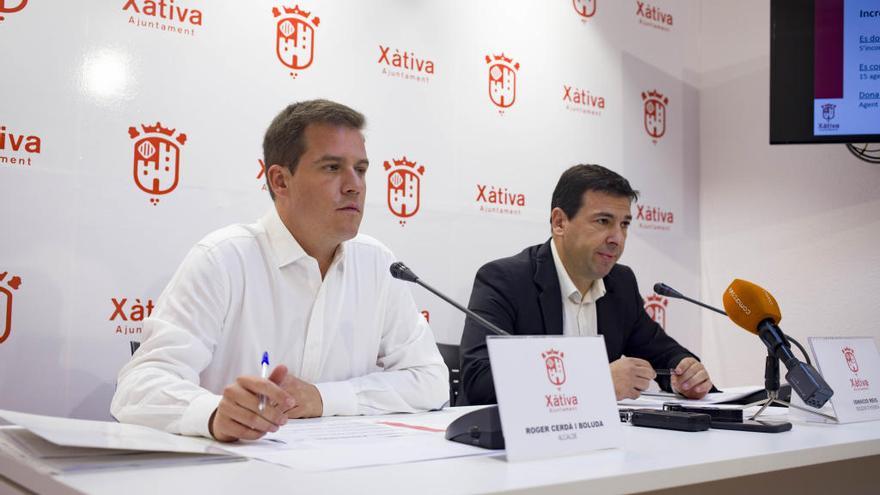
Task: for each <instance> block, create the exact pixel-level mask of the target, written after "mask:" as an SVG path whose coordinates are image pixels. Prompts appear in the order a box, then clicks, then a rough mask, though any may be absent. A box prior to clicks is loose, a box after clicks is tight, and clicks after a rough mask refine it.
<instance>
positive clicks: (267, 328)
mask: <svg viewBox="0 0 880 495" xmlns="http://www.w3.org/2000/svg"><path fill="white" fill-rule="evenodd" d="M363 126H364V117H363V115H361V114H360V113H358V112H356V111H355V110H352V109H350V108H348V107H346V106H344V105H340V104H338V103H334V102H330V101H326V100H312V101H305V102H300V103H295V104H293V105H290V106H289V107H287V108H286V109H284V110H283V111H282V112H281V113H280V114H279V115H278V116H277V117H276V118H275V119H274V120H273V122H272V124H271V125H270V126H269V129H268V130H267V131H266V135H265V138H264V141H263V153H264V162H265V164H266V180H267V183H268V186H269V190H270V195H271V196H272V199H273V200H274V208H272V209H271V210H270V211H269V212H268V213H267V214H266V215H265V216H264V217H263V218H261V219H260V220H259V221H258V222H257V223H254V224H250V225H232V226H229V227H226V228H224V229H220V230H218V231H216V232H213V233H211V234H209V235H208V236H207V237H205V238H204V239H202V240H201V241H200V242H199V243H198V244H196V246H195V247H194V248H193V249H192V250H191V251H190V253H189V254H188V255H187V257H186V258H185V259H184V261H183V263H182V264H181V266H180V267H179V268H178V270H177V272H176V273H175V275H174V277H173V278H172V279H171V281H170V282H169V284H168V286H167V287H166V288H165V290H164V291H163V293H162V295H161V296H160V298H159V300H158V302H157V304H156V309H155V311H154V312H153V313H152V315H151V317H150V318H148V319H146V320H145V322H144V341H143V344H142V345H141V346H140V348H139V349H138V351H137V352H136V353H135V355H134V356H133V357H132V360H131V361H130V362H129V363H128V364H127V365H126V366H125V367H123V368H122V370H121V371H120V372H119V378H118V384H117V390H116V394H115V395H114V397H113V402H112V404H111V412H112V414H113V416H114V417H116V419H118V420H119V421H121V422H130V423H139V424H144V425H147V426H152V427H155V428H160V429H164V430H166V431H169V432H172V433H179V434H184V435H203V436H206V437H209V438H210V437H213V438H216V439H217V440H221V441H234V440H237V439H256V438H259V437H261V436H263V435H264V434H265V433H266V432H269V431H276V430H277V429H278V427H279V426H281V425H283V424H285V423H286V422H287V420H288V419H291V418H307V417H317V416H331V415H356V414H382V413H390V412H416V411H423V410H429V409H435V408H440V407H442V406H443V405H444V404H445V402H446V400H447V399H448V379H447V369H446V366H445V365H444V364H443V360H442V358H441V356H440V354H439V352H438V351H437V347H436V344H435V342H434V337H433V335H432V333H431V329H430V328H429V327H428V324H427V322H426V321H425V319H424V318H423V317H422V316H421V314H420V313H419V311H418V310H417V308H416V306H415V303H414V301H413V298H412V295H411V294H410V292H409V289H408V288H407V287H406V286H405V285H404V282H401V281H398V280H395V279H393V278H392V277H391V275H390V274H389V265H390V264H391V263H392V262H393V261H394V257H393V255H392V253H391V252H390V251H389V250H388V249H387V248H386V247H384V246H383V245H382V244H380V243H379V242H378V241H376V240H375V239H372V238H370V237H367V236H364V235H358V228H359V226H360V223H361V218H362V216H363V208H364V196H365V194H366V181H365V176H366V172H367V168H368V165H369V163H368V161H367V154H366V150H365V147H364V137H363V134H362V133H361V129H362V128H363ZM264 351H267V352H268V353H269V356H270V358H271V360H272V361H273V362H275V363H280V364H279V365H278V366H276V367H275V368H274V370H273V371H272V373H271V374H270V375H269V377H268V379H263V378H260V377H259V372H260V358H261V356H262V354H263V352H264ZM261 396H264V397H265V400H264V403H263V405H262V406H261Z"/></svg>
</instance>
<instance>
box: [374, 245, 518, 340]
mask: <svg viewBox="0 0 880 495" xmlns="http://www.w3.org/2000/svg"><path fill="white" fill-rule="evenodd" d="M391 276H392V277H394V278H396V279H398V280H403V281H406V282H412V283H414V284H419V285H421V286H422V287H424V288H426V289H428V291H430V292H431V293H433V294H434V295H435V296H437V297H439V298H440V299H443V300H444V301H446V302H448V303H449V304H451V305H453V306H455V307H456V308H457V309H458V310H459V311H461V312H463V313H464V314H466V315H468V316H469V317H470V318H471V319H473V320H474V321H476V322H477V323H479V324H480V325H482V326H483V327H484V328H486V329H487V330H489V331H491V332H492V333H494V334H496V335H507V336H509V335H510V332H507V331H505V330H502V329H500V328H498V327H497V326H496V325H495V324H493V323H492V322H490V321H489V320H487V319H485V318H483V317H482V316H480V315H478V314H476V313H474V312H473V311H471V310H469V309H467V308H465V307H464V306H462V305H461V304H458V303H457V302H455V301H453V300H452V299H450V298H448V297H446V295H444V294H443V293H442V292H440V291H438V290H437V289H435V288H433V287H431V286H430V285H428V284H426V283H424V282H422V280H421V279H420V278H419V277H418V276H417V275H416V274H415V273H413V271H412V270H410V269H409V267H408V266H406V265H405V264H403V262H402V261H397V262H394V263H392V264H391Z"/></svg>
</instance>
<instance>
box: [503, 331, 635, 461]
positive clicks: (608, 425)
mask: <svg viewBox="0 0 880 495" xmlns="http://www.w3.org/2000/svg"><path fill="white" fill-rule="evenodd" d="M487 345H488V348H489V362H490V363H491V365H492V377H493V379H494V381H495V395H496V397H497V398H498V413H499V416H500V417H501V429H502V430H503V431H504V441H505V445H506V450H507V459H508V460H509V461H523V460H530V459H540V458H546V457H556V456H563V455H572V454H579V453H582V452H589V451H592V450H598V449H607V448H613V447H620V446H621V444H622V442H623V439H622V430H621V423H620V417H619V414H618V412H617V402H616V400H615V395H614V385H613V384H612V382H611V371H610V370H609V368H608V355H607V353H606V352H605V340H604V338H603V337H601V336H599V337H557V336H553V337H544V336H528V337H489V338H488V339H487Z"/></svg>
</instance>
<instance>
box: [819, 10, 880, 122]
mask: <svg viewBox="0 0 880 495" xmlns="http://www.w3.org/2000/svg"><path fill="white" fill-rule="evenodd" d="M815 40H816V41H815V48H816V50H815V59H816V60H815V62H816V63H815V74H814V76H815V78H814V79H815V85H814V88H815V99H814V103H813V129H814V134H815V135H816V136H833V135H847V134H855V135H858V134H880V2H878V1H877V0H816V33H815Z"/></svg>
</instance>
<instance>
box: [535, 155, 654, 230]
mask: <svg viewBox="0 0 880 495" xmlns="http://www.w3.org/2000/svg"><path fill="white" fill-rule="evenodd" d="M587 191H598V192H603V193H606V194H611V195H612V196H623V197H627V198H629V199H630V201H636V200H638V199H639V192H638V191H636V190H634V189H633V188H632V187H631V186H630V185H629V181H628V180H626V179H624V178H623V176H621V175H620V174H618V173H617V172H614V171H613V170H609V169H607V168H605V167H603V166H601V165H593V164H580V165H575V166H573V167H571V168H569V169H568V170H566V171H565V172H563V173H562V175H561V176H560V177H559V182H557V183H556V189H554V190H553V199H552V200H551V201H550V210H551V211H552V210H553V208H561V209H562V211H564V212H565V214H566V216H568V218H574V216H575V215H577V212H578V211H579V210H580V209H581V205H582V204H583V197H584V193H585V192H587Z"/></svg>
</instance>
